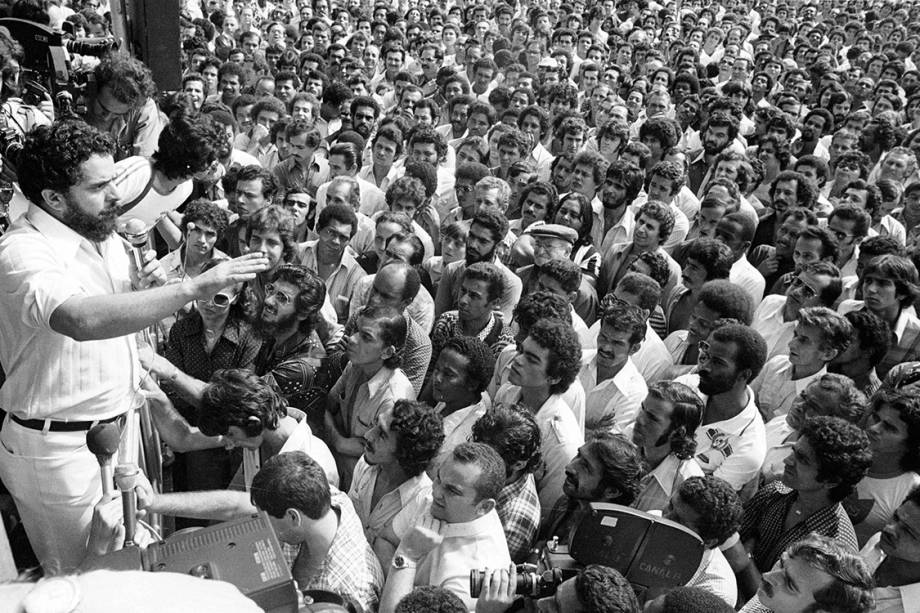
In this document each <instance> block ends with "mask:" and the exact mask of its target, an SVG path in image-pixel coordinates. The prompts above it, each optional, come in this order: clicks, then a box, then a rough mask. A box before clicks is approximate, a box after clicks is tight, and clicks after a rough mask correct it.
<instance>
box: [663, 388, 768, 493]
mask: <svg viewBox="0 0 920 613" xmlns="http://www.w3.org/2000/svg"><path fill="white" fill-rule="evenodd" d="M675 381H676V382H677V383H683V384H684V385H686V386H688V387H690V388H691V389H693V391H695V392H696V393H697V394H699V396H700V398H702V399H703V402H704V403H705V402H706V401H707V396H706V395H705V394H702V393H700V391H699V389H700V376H699V375H697V374H690V375H683V376H681V377H678V378H677V379H675ZM747 393H748V403H747V405H745V407H744V408H743V409H741V412H740V413H738V414H737V415H735V416H734V417H731V418H729V419H725V420H722V421H716V422H713V423H711V424H705V425H702V426H700V427H699V428H698V429H697V431H696V461H697V462H699V464H700V467H701V468H702V469H703V472H705V473H706V474H707V475H713V476H716V477H719V478H721V479H724V480H725V481H728V482H729V483H730V484H731V486H732V487H734V488H735V489H736V490H740V489H741V488H742V487H744V485H745V484H746V483H747V482H748V481H750V480H751V479H753V478H754V477H755V476H757V473H758V471H759V470H760V467H761V465H763V461H764V457H765V456H766V453H767V441H766V433H765V429H764V423H763V418H762V417H761V416H760V411H758V410H757V404H756V402H755V401H754V392H753V391H751V388H748V389H747Z"/></svg>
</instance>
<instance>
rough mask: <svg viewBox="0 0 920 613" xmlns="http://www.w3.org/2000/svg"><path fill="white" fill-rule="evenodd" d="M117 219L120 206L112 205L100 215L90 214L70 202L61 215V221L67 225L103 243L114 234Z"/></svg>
mask: <svg viewBox="0 0 920 613" xmlns="http://www.w3.org/2000/svg"><path fill="white" fill-rule="evenodd" d="M117 219H118V207H115V206H112V207H110V208H107V209H104V210H103V211H102V212H101V213H99V214H98V215H90V214H89V213H84V212H83V211H82V210H80V209H79V208H78V207H76V206H73V205H72V204H70V203H69V202H68V203H67V207H66V208H65V209H64V213H63V215H62V216H61V221H62V222H64V224H65V225H66V226H67V227H69V228H70V229H71V230H73V231H74V232H76V233H77V234H79V235H80V236H82V237H84V238H87V239H89V240H91V241H93V242H95V243H101V242H103V241H105V239H107V238H108V237H109V236H111V235H112V233H113V232H114V231H115V221H116V220H117Z"/></svg>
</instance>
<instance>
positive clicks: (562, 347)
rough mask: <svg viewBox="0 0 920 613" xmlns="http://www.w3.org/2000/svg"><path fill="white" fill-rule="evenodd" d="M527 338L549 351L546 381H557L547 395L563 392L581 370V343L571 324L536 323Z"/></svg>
mask: <svg viewBox="0 0 920 613" xmlns="http://www.w3.org/2000/svg"><path fill="white" fill-rule="evenodd" d="M528 336H529V337H530V338H532V339H533V340H534V341H536V343H537V344H538V345H539V346H540V347H543V348H544V349H548V350H549V364H548V365H547V367H546V376H547V378H548V379H559V380H558V381H557V382H556V383H552V384H551V385H550V386H549V393H550V394H561V393H563V392H565V391H566V390H567V389H569V386H571V385H572V383H573V382H574V381H575V378H576V377H577V376H578V371H579V370H581V342H580V341H579V340H578V335H577V334H576V333H575V330H574V329H572V324H571V322H565V323H563V321H538V322H537V323H536V324H534V325H533V326H532V327H531V328H530V333H529V334H528Z"/></svg>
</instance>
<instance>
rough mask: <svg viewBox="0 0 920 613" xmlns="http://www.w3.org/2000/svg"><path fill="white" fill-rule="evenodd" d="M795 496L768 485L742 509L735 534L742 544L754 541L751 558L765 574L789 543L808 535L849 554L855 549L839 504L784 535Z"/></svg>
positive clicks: (777, 485)
mask: <svg viewBox="0 0 920 613" xmlns="http://www.w3.org/2000/svg"><path fill="white" fill-rule="evenodd" d="M797 498H798V492H796V491H795V490H790V489H789V488H787V487H786V486H785V485H783V484H782V483H780V482H779V481H774V482H773V483H770V484H769V485H767V486H766V487H764V488H763V489H761V490H760V491H758V492H757V493H756V494H755V495H754V497H753V498H751V499H750V500H749V501H747V503H745V505H744V515H743V516H742V519H741V528H740V529H739V530H738V532H739V533H740V535H741V540H742V541H748V540H750V539H754V548H753V549H752V550H751V558H752V559H753V560H754V564H755V565H756V566H757V568H758V569H759V570H760V572H762V573H765V572H767V571H769V570H770V569H771V568H773V565H774V564H775V563H776V561H777V560H779V557H780V555H781V554H782V553H783V552H784V551H786V549H787V548H788V547H789V546H790V545H792V544H793V543H795V542H797V541H800V540H802V539H803V538H805V537H806V536H808V535H809V534H811V533H812V532H816V533H818V534H819V535H821V536H827V537H829V538H832V539H834V540H836V541H837V543H838V544H839V545H841V546H842V547H845V548H847V549H849V550H850V551H852V552H854V553H855V552H857V551H859V548H858V547H857V546H856V533H855V532H854V531H853V524H852V523H850V518H849V517H847V514H846V511H844V510H843V506H841V505H840V503H836V502H835V503H833V504H830V505H828V506H826V507H824V508H822V509H820V510H819V511H817V512H815V513H812V514H811V515H809V516H808V517H806V518H805V519H804V520H802V521H800V522H799V523H798V524H796V525H795V526H793V527H792V529H791V530H788V531H786V530H785V528H784V527H783V524H784V522H785V521H786V516H787V515H788V514H789V509H790V507H791V506H792V503H794V502H795V500H796V499H797Z"/></svg>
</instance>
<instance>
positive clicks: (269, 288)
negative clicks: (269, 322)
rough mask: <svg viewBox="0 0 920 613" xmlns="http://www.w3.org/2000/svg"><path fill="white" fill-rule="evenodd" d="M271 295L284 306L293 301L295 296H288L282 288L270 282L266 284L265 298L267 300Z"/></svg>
mask: <svg viewBox="0 0 920 613" xmlns="http://www.w3.org/2000/svg"><path fill="white" fill-rule="evenodd" d="M271 297H274V298H275V301H276V302H277V303H278V304H279V305H281V306H284V305H286V304H291V303H292V302H294V299H293V298H291V297H290V296H288V295H287V294H285V293H284V292H282V291H281V290H279V289H276V288H275V286H274V285H272V284H271V283H269V284H268V285H266V286H265V299H266V300H267V299H269V298H271Z"/></svg>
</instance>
